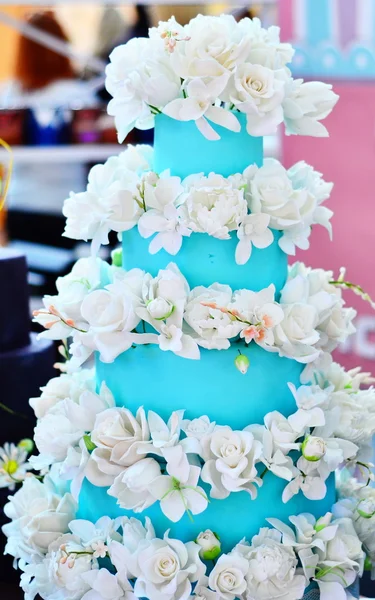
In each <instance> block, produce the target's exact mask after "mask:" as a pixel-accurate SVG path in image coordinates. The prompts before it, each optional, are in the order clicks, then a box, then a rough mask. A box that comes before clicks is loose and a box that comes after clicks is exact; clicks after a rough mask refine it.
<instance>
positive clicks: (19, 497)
mask: <svg viewBox="0 0 375 600" xmlns="http://www.w3.org/2000/svg"><path fill="white" fill-rule="evenodd" d="M76 509H77V506H76V503H75V502H74V500H73V498H72V496H71V495H70V494H65V495H63V496H60V495H59V494H57V493H56V492H55V491H53V490H52V489H51V488H50V487H49V486H48V485H47V484H46V483H41V482H40V481H38V480H37V479H36V478H35V477H27V478H26V479H25V481H24V483H23V485H22V487H21V488H20V489H19V490H18V491H17V492H16V493H15V494H14V496H10V498H9V502H8V503H7V504H6V505H5V507H4V512H5V514H6V516H7V517H8V518H9V519H11V522H10V523H7V524H6V525H4V526H3V532H4V534H5V535H6V536H7V538H8V540H7V545H6V549H5V551H6V552H7V554H11V555H12V556H14V557H15V558H16V559H18V558H21V559H22V560H24V561H26V562H34V561H35V560H38V559H39V558H41V557H43V555H45V554H46V553H47V550H48V546H49V545H50V544H51V543H52V542H53V541H55V540H56V539H57V538H59V537H60V536H61V535H62V534H63V533H67V532H68V531H69V527H68V526H69V523H70V521H72V519H74V518H75V512H76Z"/></svg>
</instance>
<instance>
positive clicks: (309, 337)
mask: <svg viewBox="0 0 375 600" xmlns="http://www.w3.org/2000/svg"><path fill="white" fill-rule="evenodd" d="M281 307H282V309H283V311H284V319H283V320H282V321H281V323H280V324H279V325H277V327H275V330H274V335H275V345H276V346H278V348H279V349H280V351H281V354H282V355H285V356H289V357H291V358H294V359H295V360H297V361H298V362H302V363H307V362H312V361H313V360H315V359H316V358H317V357H318V356H319V350H318V349H317V348H316V347H315V344H317V342H318V341H319V337H320V336H319V332H318V331H316V326H317V321H318V315H317V312H316V310H315V308H314V307H313V306H310V305H308V304H299V303H298V304H282V305H281Z"/></svg>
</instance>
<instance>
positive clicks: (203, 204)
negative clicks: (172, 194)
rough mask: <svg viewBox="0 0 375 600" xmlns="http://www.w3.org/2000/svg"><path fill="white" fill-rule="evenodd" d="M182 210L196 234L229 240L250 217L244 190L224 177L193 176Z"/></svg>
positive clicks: (187, 224) (183, 217) (213, 175)
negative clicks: (205, 234)
mask: <svg viewBox="0 0 375 600" xmlns="http://www.w3.org/2000/svg"><path fill="white" fill-rule="evenodd" d="M184 183H185V186H186V187H187V188H188V191H187V193H186V196H185V202H184V203H183V204H182V206H181V208H180V213H181V218H182V219H183V221H184V222H185V224H186V226H187V227H189V228H190V229H191V230H192V231H196V232H199V233H208V234H209V235H212V236H213V237H216V238H219V239H222V240H226V239H229V238H230V235H229V233H230V232H231V231H234V230H236V229H238V227H239V224H240V223H241V221H243V219H244V217H245V215H246V214H247V204H246V200H245V198H244V193H243V190H240V189H236V188H235V187H234V186H233V185H232V184H231V182H230V181H229V180H228V179H225V178H224V177H222V175H216V174H215V173H211V174H210V175H209V176H208V177H201V176H191V177H190V178H188V179H186V180H185V182H184Z"/></svg>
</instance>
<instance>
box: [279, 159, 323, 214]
mask: <svg viewBox="0 0 375 600" xmlns="http://www.w3.org/2000/svg"><path fill="white" fill-rule="evenodd" d="M288 176H289V177H290V179H291V181H292V185H293V188H294V189H295V190H296V189H307V190H308V191H309V192H310V193H311V194H313V196H315V198H316V200H317V203H318V206H320V205H321V204H322V203H323V202H325V200H328V198H329V197H330V195H331V192H332V188H333V183H328V182H327V181H324V179H323V176H322V174H321V173H319V171H315V169H314V168H313V167H311V166H310V165H308V164H307V163H306V162H305V161H304V160H301V161H299V162H298V163H296V164H295V165H293V166H292V167H290V169H288Z"/></svg>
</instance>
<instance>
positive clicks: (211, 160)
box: [154, 113, 263, 178]
mask: <svg viewBox="0 0 375 600" xmlns="http://www.w3.org/2000/svg"><path fill="white" fill-rule="evenodd" d="M236 116H237V118H238V120H239V122H240V124H241V131H240V132H239V133H236V132H234V131H230V130H229V129H225V128H223V127H220V126H219V125H216V126H215V130H216V131H217V132H218V134H219V135H220V139H219V140H216V141H211V140H208V139H207V138H205V137H204V136H203V135H202V134H201V132H200V131H199V129H198V128H197V126H196V124H195V123H194V121H188V122H184V121H176V120H175V119H171V118H170V117H167V116H166V115H158V116H157V117H156V119H155V142H154V148H155V156H154V166H155V171H156V172H157V173H159V174H160V173H162V172H163V171H165V170H167V169H169V170H170V171H171V174H172V175H177V176H179V177H181V178H185V177H188V176H189V175H192V174H194V173H204V174H205V175H209V174H210V173H212V172H214V173H218V174H220V175H223V176H224V177H229V176H230V175H234V174H235V173H242V172H243V171H244V170H245V169H246V168H247V167H248V166H249V165H251V164H256V165H257V166H258V167H261V166H262V164H263V138H262V137H252V136H250V135H249V134H248V133H247V131H246V115H244V114H238V113H237V115H236Z"/></svg>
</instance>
